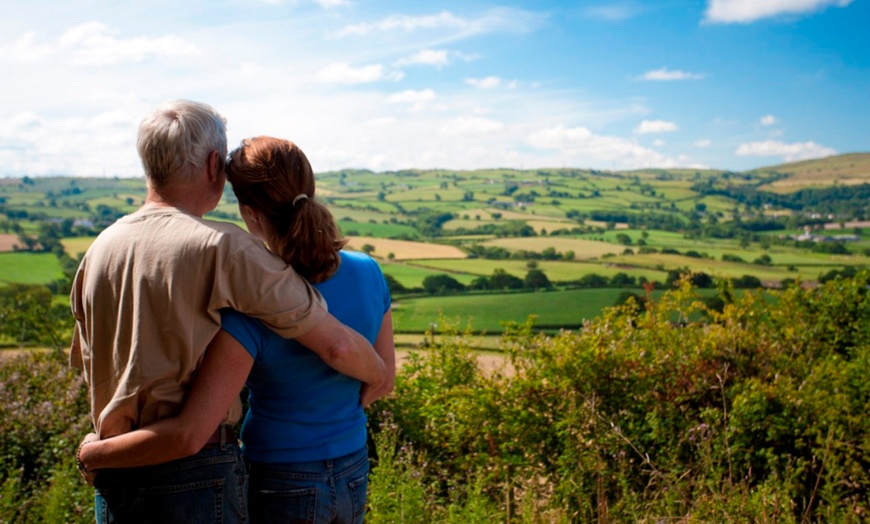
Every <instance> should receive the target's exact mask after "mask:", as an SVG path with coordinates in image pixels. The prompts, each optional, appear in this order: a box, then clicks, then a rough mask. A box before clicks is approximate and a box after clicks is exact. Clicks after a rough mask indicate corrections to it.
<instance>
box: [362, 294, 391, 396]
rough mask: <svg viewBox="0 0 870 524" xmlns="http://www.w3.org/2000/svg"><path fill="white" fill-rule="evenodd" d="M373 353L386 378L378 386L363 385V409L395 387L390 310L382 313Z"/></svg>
mask: <svg viewBox="0 0 870 524" xmlns="http://www.w3.org/2000/svg"><path fill="white" fill-rule="evenodd" d="M375 352H376V353H377V354H378V356H380V357H381V359H382V360H383V361H384V365H385V366H386V368H387V377H386V379H385V380H384V382H383V383H382V384H381V385H380V386H377V387H374V386H370V385H368V384H364V385H363V389H362V396H361V401H362V405H363V407H364V408H365V407H368V406H369V405H371V404H372V402H374V401H376V400H378V399H380V398H383V397H385V396H387V395H389V394H390V393H392V391H393V387H395V385H396V346H395V342H394V341H393V312H392V310H387V312H386V313H384V320H383V321H382V322H381V329H380V330H379V331H378V338H376V339H375Z"/></svg>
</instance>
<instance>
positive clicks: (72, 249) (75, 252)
mask: <svg viewBox="0 0 870 524" xmlns="http://www.w3.org/2000/svg"><path fill="white" fill-rule="evenodd" d="M95 238H97V237H71V238H64V239H61V241H60V243H61V244H63V249H64V251H66V253H67V254H68V255H69V256H71V257H73V258H75V257H77V256H79V255H80V254H82V253H84V252H85V251H87V250H88V248H89V247H91V244H93V242H94V239H95Z"/></svg>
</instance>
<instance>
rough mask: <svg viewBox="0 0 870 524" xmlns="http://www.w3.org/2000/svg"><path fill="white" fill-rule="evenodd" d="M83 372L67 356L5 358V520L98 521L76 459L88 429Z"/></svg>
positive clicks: (0, 461) (1, 441) (1, 451)
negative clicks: (79, 445) (80, 441)
mask: <svg viewBox="0 0 870 524" xmlns="http://www.w3.org/2000/svg"><path fill="white" fill-rule="evenodd" d="M87 413H88V404H87V393H86V390H85V387H84V385H83V384H82V380H81V373H80V372H78V371H77V370H74V369H72V368H70V367H69V365H68V364H67V358H66V356H65V355H64V354H63V353H62V352H59V351H58V352H50V353H42V352H37V351H33V352H30V353H29V354H27V355H25V356H22V357H16V358H4V359H3V360H0V486H2V488H0V520H2V521H3V522H24V523H29V522H34V523H35V522H46V523H49V522H50V523H55V522H93V518H94V517H93V514H94V508H93V490H92V488H90V487H88V486H87V485H86V484H85V483H84V482H83V481H82V480H81V479H80V477H79V475H78V472H77V471H76V469H75V463H74V460H73V457H74V453H75V448H76V446H77V445H78V443H79V440H80V439H81V438H82V437H83V436H84V435H85V434H86V433H87V432H88V431H89V429H90V427H91V425H90V419H89V418H88V416H87Z"/></svg>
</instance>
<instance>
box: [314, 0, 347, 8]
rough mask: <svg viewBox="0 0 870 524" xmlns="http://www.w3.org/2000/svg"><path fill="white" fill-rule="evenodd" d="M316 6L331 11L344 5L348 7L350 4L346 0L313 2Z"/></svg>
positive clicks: (316, 0)
mask: <svg viewBox="0 0 870 524" xmlns="http://www.w3.org/2000/svg"><path fill="white" fill-rule="evenodd" d="M314 1H315V2H316V3H317V5H319V6H320V7H322V8H324V9H332V8H333V7H341V6H345V5H350V2H348V1H347V0H314Z"/></svg>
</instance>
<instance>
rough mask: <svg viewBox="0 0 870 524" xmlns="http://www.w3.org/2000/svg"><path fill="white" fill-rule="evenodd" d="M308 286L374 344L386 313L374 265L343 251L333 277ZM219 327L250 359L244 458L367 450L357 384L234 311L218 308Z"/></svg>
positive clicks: (298, 458) (382, 283)
mask: <svg viewBox="0 0 870 524" xmlns="http://www.w3.org/2000/svg"><path fill="white" fill-rule="evenodd" d="M314 287H316V288H317V290H318V291H320V293H321V294H322V295H323V298H325V299H326V303H327V304H328V306H329V312H330V313H332V314H333V315H334V316H335V317H336V318H337V319H338V320H339V321H341V322H342V323H344V324H346V325H347V326H349V327H351V328H353V329H355V330H356V331H358V332H359V333H361V334H362V335H363V336H364V337H365V338H366V339H368V341H369V342H371V343H374V341H375V339H376V338H377V336H378V332H379V331H380V328H381V323H382V321H383V318H384V314H385V313H386V312H387V311H388V310H389V309H390V292H389V289H388V288H387V282H386V280H385V279H384V275H383V273H382V272H381V268H380V266H378V263H377V262H375V261H374V260H373V259H372V258H371V257H369V256H368V255H365V254H363V253H357V252H348V251H342V252H341V264H340V265H339V268H338V271H337V272H336V273H335V274H334V275H333V276H332V277H331V278H330V279H329V280H327V281H326V282H322V283H320V284H317V285H315V286H314ZM221 327H222V328H223V329H225V330H226V331H227V332H228V333H230V334H231V335H232V336H233V337H234V338H235V339H236V340H238V341H239V342H240V343H241V344H242V345H243V346H244V347H245V349H247V350H248V352H249V353H250V354H251V356H252V357H254V367H253V368H252V370H251V374H250V375H249V376H248V380H247V385H248V390H249V397H248V401H249V404H250V409H249V410H248V413H247V415H246V416H245V421H244V423H243V425H242V442H243V450H244V452H245V454H246V456H247V458H248V459H249V460H251V461H253V462H269V463H276V462H306V461H312V460H328V459H333V458H338V457H341V456H344V455H347V454H350V453H353V452H354V451H357V450H359V449H360V448H362V447H363V446H365V443H366V416H365V412H364V411H363V409H362V405H361V404H360V398H359V396H360V387H361V385H362V383H361V382H360V381H358V380H355V379H353V378H350V377H348V376H346V375H342V374H341V373H339V372H337V371H335V370H334V369H332V368H331V367H329V366H327V365H326V364H325V363H324V362H323V360H321V359H320V357H318V356H317V355H316V354H315V353H314V352H313V351H311V350H309V349H307V348H306V347H304V346H302V345H301V344H299V343H297V342H296V341H294V340H287V339H284V338H282V337H281V336H279V335H277V334H275V333H274V332H273V331H272V330H270V329H269V328H267V327H266V326H264V325H263V324H262V322H260V321H259V320H256V319H253V318H250V317H247V316H245V315H242V314H241V313H238V312H237V311H233V310H230V309H224V310H221Z"/></svg>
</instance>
